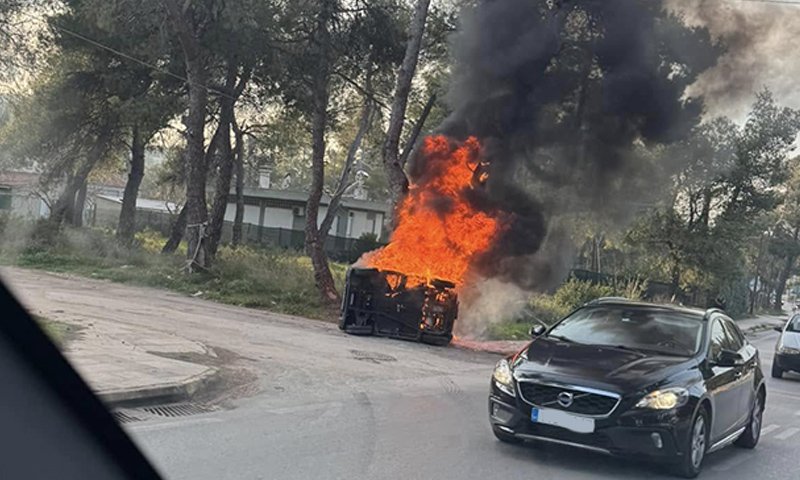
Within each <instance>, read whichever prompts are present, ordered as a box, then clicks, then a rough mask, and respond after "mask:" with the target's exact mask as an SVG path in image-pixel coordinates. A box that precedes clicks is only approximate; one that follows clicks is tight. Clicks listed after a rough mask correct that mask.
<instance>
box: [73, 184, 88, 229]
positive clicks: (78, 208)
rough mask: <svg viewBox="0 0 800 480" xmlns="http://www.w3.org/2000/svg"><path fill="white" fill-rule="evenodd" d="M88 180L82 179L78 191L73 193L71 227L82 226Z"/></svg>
mask: <svg viewBox="0 0 800 480" xmlns="http://www.w3.org/2000/svg"><path fill="white" fill-rule="evenodd" d="M88 183H89V182H88V180H87V179H84V180H83V183H81V185H80V187H78V191H77V192H75V203H74V204H73V207H72V225H73V226H75V227H82V226H83V211H84V209H86V190H87V189H88Z"/></svg>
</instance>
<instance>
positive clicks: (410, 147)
mask: <svg viewBox="0 0 800 480" xmlns="http://www.w3.org/2000/svg"><path fill="white" fill-rule="evenodd" d="M434 103H436V94H435V93H433V94H431V96H430V97H428V101H427V102H425V106H424V107H423V108H422V113H421V114H420V115H419V118H418V119H417V123H415V124H414V129H413V130H412V131H411V135H409V137H408V140H406V145H405V147H403V151H402V152H401V153H400V166H401V167H402V168H405V166H406V162H408V159H409V157H411V152H413V151H414V146H415V145H416V143H417V139H418V138H419V134H420V133H421V132H422V129H423V128H424V127H425V121H426V120H427V119H428V115H430V114H431V109H433V104H434Z"/></svg>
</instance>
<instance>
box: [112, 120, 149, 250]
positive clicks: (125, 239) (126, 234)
mask: <svg viewBox="0 0 800 480" xmlns="http://www.w3.org/2000/svg"><path fill="white" fill-rule="evenodd" d="M132 134H133V138H132V139H131V171H130V172H128V181H127V182H126V183H125V192H124V193H123V194H122V208H121V209H120V211H119V223H118V224H117V240H119V241H120V242H121V243H123V244H125V245H130V244H131V243H133V234H134V232H135V231H136V199H137V198H138V196H139V186H140V185H141V184H142V178H144V149H145V143H146V140H145V139H144V136H143V135H142V131H141V129H140V128H139V126H138V125H134V127H133V132H132Z"/></svg>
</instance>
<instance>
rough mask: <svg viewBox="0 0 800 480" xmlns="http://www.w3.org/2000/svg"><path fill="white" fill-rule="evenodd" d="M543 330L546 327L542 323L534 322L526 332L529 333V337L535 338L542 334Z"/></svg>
mask: <svg viewBox="0 0 800 480" xmlns="http://www.w3.org/2000/svg"><path fill="white" fill-rule="evenodd" d="M545 330H547V329H546V328H545V326H544V325H542V324H541V323H535V324H533V325H532V326H531V329H530V330H529V331H528V333H529V334H530V336H531V338H536V337H541V336H542V334H544V332H545Z"/></svg>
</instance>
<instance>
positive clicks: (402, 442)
mask: <svg viewBox="0 0 800 480" xmlns="http://www.w3.org/2000/svg"><path fill="white" fill-rule="evenodd" d="M776 335H777V334H776V333H774V332H766V333H762V334H761V335H759V336H758V337H756V338H754V339H753V340H754V342H755V343H756V345H757V346H758V347H759V349H760V350H761V354H762V356H763V358H764V363H765V367H766V369H767V371H769V370H768V369H769V366H770V364H771V357H772V347H773V344H774V341H775V338H776ZM376 343H378V344H379V345H380V347H383V346H385V345H384V342H380V341H379V342H376ZM380 347H378V348H380ZM490 367H491V365H490V364H489V363H487V365H486V369H485V371H484V372H482V373H481V374H476V375H475V376H463V377H462V378H455V377H452V376H442V377H441V378H440V382H439V383H440V385H439V386H438V388H437V387H436V386H435V385H428V386H427V388H422V387H420V386H411V387H409V388H403V389H399V390H398V391H395V392H381V393H373V392H369V389H366V390H359V391H353V393H352V397H351V398H349V399H346V400H341V399H340V400H332V401H328V402H314V403H305V404H302V405H301V406H298V407H291V408H270V407H269V406H265V405H264V402H263V401H262V399H261V398H260V396H258V395H256V396H255V397H252V398H249V399H246V400H244V401H242V402H241V405H240V406H239V407H238V408H236V409H234V410H230V411H226V412H222V413H219V412H217V413H212V414H206V415H200V416H194V417H191V418H186V419H182V420H175V421H169V422H163V423H150V424H138V425H136V424H133V425H131V426H129V427H128V428H129V431H130V432H131V433H132V434H133V436H134V438H135V439H136V441H137V442H138V443H139V444H140V445H141V447H142V448H143V449H144V450H145V452H146V453H147V454H148V455H149V456H150V458H152V459H153V461H154V462H155V463H156V465H157V466H158V467H159V468H160V469H161V470H162V471H163V473H164V474H165V476H166V477H167V478H169V479H174V480H178V479H267V478H286V479H307V478H331V479H333V478H337V479H338V478H342V479H344V478H347V479H357V478H364V479H403V480H407V479H417V478H420V479H422V478H426V479H427V478H459V479H465V478H471V479H485V478H503V479H514V478H519V479H531V478H533V479H537V480H543V479H576V480H577V479H590V478H591V479H595V478H614V479H620V478H646V477H655V478H672V477H670V476H669V475H668V474H666V472H665V471H664V469H663V468H662V467H660V466H657V465H648V464H643V463H637V462H636V461H635V459H630V461H629V460H627V459H625V460H623V459H617V458H609V457H606V456H603V455H599V454H593V453H589V452H584V451H581V450H575V449H571V448H568V447H559V446H549V445H541V444H530V445H527V446H523V447H518V446H511V445H505V444H502V443H500V442H498V441H496V440H495V439H494V437H493V436H492V433H491V431H490V430H489V427H488V423H487V418H486V408H487V407H486V391H487V388H486V385H485V384H486V381H485V380H486V377H488V372H489V370H490ZM375 368H391V366H390V365H376V367H375ZM307 387H308V388H310V389H313V388H314V386H313V385H308V386H307ZM768 389H769V390H768V401H767V410H766V413H765V423H764V425H765V426H764V435H763V437H762V440H761V444H760V445H759V446H758V447H757V448H756V449H755V450H753V451H748V450H741V449H738V448H735V447H733V448H727V449H724V450H722V451H720V452H717V453H714V454H712V455H710V456H709V457H708V458H707V460H706V464H705V471H704V472H703V475H702V478H705V479H745V478H746V479H751V478H758V479H760V480H767V479H796V478H797V475H798V474H797V472H798V460H797V444H798V443H797V442H799V441H800V376H798V375H793V374H789V375H787V376H786V378H785V379H783V380H773V379H772V378H770V379H769V380H768ZM299 401H302V400H299Z"/></svg>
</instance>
